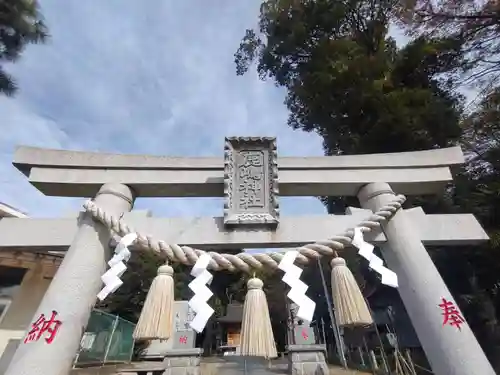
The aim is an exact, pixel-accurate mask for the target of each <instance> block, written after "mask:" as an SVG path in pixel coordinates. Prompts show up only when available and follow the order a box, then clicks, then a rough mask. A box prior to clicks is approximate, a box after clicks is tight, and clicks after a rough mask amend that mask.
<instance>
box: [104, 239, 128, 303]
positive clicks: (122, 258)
mask: <svg viewBox="0 0 500 375" xmlns="http://www.w3.org/2000/svg"><path fill="white" fill-rule="evenodd" d="M136 239H137V234H136V233H129V234H127V235H126V236H123V237H122V238H121V239H120V242H118V245H116V248H115V254H114V255H113V257H112V258H111V259H110V261H109V262H108V265H109V267H110V269H109V270H107V271H106V273H105V274H104V275H102V276H101V280H102V282H103V283H104V287H103V288H102V290H101V291H100V292H99V294H98V295H97V298H99V300H100V301H103V300H104V299H105V298H106V297H107V296H108V295H110V294H111V293H114V292H116V290H117V289H118V288H119V287H120V286H121V285H122V284H123V281H121V279H120V277H121V276H122V275H123V273H124V272H125V271H126V270H127V266H126V265H125V263H126V262H128V260H129V259H130V250H129V249H128V247H129V246H130V245H132V243H133V242H134V241H135V240H136Z"/></svg>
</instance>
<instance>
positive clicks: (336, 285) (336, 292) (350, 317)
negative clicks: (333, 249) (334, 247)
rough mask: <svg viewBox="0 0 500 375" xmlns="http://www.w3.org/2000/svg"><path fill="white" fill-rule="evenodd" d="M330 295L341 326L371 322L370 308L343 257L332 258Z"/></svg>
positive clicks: (364, 324)
mask: <svg viewBox="0 0 500 375" xmlns="http://www.w3.org/2000/svg"><path fill="white" fill-rule="evenodd" d="M331 266H332V297H333V304H334V306H335V317H336V318H337V322H338V324H339V325H340V326H342V327H359V326H368V325H370V324H372V323H373V319H372V316H371V314H370V310H369V309H368V306H367V305H366V302H365V299H364V297H363V294H362V293H361V290H360V289H359V286H358V283H357V282H356V279H355V278H354V275H353V274H352V272H351V270H350V269H349V268H348V267H347V265H346V262H345V260H344V259H343V258H338V257H336V258H333V259H332V261H331Z"/></svg>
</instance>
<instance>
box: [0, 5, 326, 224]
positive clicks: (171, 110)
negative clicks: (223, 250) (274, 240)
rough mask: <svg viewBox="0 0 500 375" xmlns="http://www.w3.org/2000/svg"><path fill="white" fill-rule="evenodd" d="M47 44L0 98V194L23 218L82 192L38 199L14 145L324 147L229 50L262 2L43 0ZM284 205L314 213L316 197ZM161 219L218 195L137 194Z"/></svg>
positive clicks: (32, 52)
mask: <svg viewBox="0 0 500 375" xmlns="http://www.w3.org/2000/svg"><path fill="white" fill-rule="evenodd" d="M41 3H42V11H43V13H44V15H45V18H46V21H47V23H48V26H49V28H50V33H51V40H50V41H49V43H48V44H46V45H41V46H28V48H27V50H26V52H25V54H24V56H23V58H22V59H21V60H20V61H19V62H18V63H16V64H15V65H12V66H9V67H8V70H9V71H10V72H11V73H12V74H13V75H14V76H15V77H16V78H17V80H18V84H19V86H20V92H19V94H18V95H17V96H16V97H15V98H13V99H9V98H5V97H0V121H1V128H2V130H3V131H2V132H1V133H0V152H1V154H0V176H1V177H0V200H1V201H3V202H5V203H8V204H10V205H13V206H15V207H17V208H19V209H22V210H24V211H25V212H27V213H28V214H30V215H32V216H38V217H40V216H58V215H69V214H71V213H72V212H75V211H76V210H79V209H80V204H81V203H82V200H79V199H69V198H53V197H45V196H43V195H42V194H41V193H39V192H38V191H37V190H36V189H35V188H34V187H32V186H31V185H30V184H29V183H28V182H27V179H26V178H25V177H24V176H23V175H21V174H20V173H19V172H18V171H17V170H16V169H15V168H14V167H13V166H12V165H11V162H12V157H13V150H14V147H15V146H16V145H20V144H23V145H32V146H41V147H48V148H65V149H72V150H88V151H107V152H117V153H148V154H157V155H177V156H178V155H186V156H187V155H189V156H217V155H220V156H222V155H223V142H224V137H225V136H235V135H236V136H245V135H257V136H276V137H277V138H278V151H279V154H280V155H287V156H292V155H294V156H312V155H322V148H321V140H320V139H319V137H317V136H316V135H315V134H306V133H303V132H299V131H292V130H291V129H290V128H288V127H287V125H286V118H287V110H286V108H285V106H284V105H283V99H284V95H285V93H284V91H283V90H282V89H279V88H277V87H275V86H274V84H273V82H271V81H269V82H262V81H260V80H259V79H258V77H257V75H256V74H255V72H254V71H251V72H250V73H248V74H247V75H246V76H244V77H237V76H236V74H235V66H234V61H233V60H234V59H233V54H234V52H235V51H236V49H237V47H238V45H239V41H240V39H241V37H242V36H243V34H244V31H245V29H246V28H249V27H254V26H255V25H256V23H257V20H258V11H259V6H260V0H245V1H234V0H210V1H206V0H183V1H178V0H176V1H174V0H161V1H160V0H149V1H148V2H147V4H148V6H147V7H145V6H144V4H145V2H140V1H137V0H106V1H102V0H99V1H98V0H85V1H76V0H66V1H60V0H43V1H42V2H41ZM280 203H281V210H282V213H283V214H285V215H287V214H306V213H322V212H324V209H323V207H322V205H321V204H320V203H319V202H318V201H317V200H316V199H315V198H300V199H299V198H287V199H282V200H281V202H280ZM136 207H137V208H149V209H152V210H153V212H154V214H155V215H158V216H193V215H194V216H200V215H209V216H220V215H222V209H223V206H222V201H221V200H219V199H189V200H186V199H164V198H163V199H139V200H138V202H137V205H136Z"/></svg>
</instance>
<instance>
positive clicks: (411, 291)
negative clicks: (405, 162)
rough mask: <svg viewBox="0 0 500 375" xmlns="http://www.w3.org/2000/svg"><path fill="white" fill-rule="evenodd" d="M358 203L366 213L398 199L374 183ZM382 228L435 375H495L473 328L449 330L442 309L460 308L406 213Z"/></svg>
mask: <svg viewBox="0 0 500 375" xmlns="http://www.w3.org/2000/svg"><path fill="white" fill-rule="evenodd" d="M358 198H359V200H360V203H361V206H362V207H363V208H368V209H371V210H372V211H376V210H379V209H380V208H381V207H383V206H384V205H385V204H387V203H389V202H390V201H391V200H392V199H393V198H394V193H393V191H392V189H391V187H390V186H389V185H388V184H386V183H371V184H368V185H365V186H364V187H363V188H362V189H361V190H360V192H359V194H358ZM382 227H383V230H384V232H385V235H386V239H387V242H386V244H385V245H382V252H383V255H384V259H385V260H386V262H387V265H388V267H389V268H390V269H391V270H393V271H394V272H396V273H397V275H398V280H399V288H398V289H399V293H400V295H401V299H402V300H403V303H404V305H405V307H406V310H407V312H408V315H409V316H410V318H411V321H412V323H413V326H414V327H415V331H416V333H417V335H418V338H419V340H420V343H421V344H422V347H423V348H424V350H425V353H426V355H427V359H428V360H429V362H430V364H431V367H432V370H433V372H434V374H436V375H472V374H481V375H494V374H495V372H494V371H493V368H492V367H491V364H490V363H489V362H488V359H487V358H486V356H485V354H484V352H483V350H482V349H481V347H480V346H479V344H478V342H477V340H476V338H475V336H474V334H473V333H472V331H471V329H470V327H469V325H468V324H467V323H466V322H464V323H463V324H461V325H460V329H459V328H457V327H456V326H453V325H449V324H448V323H446V324H444V320H443V319H444V316H443V309H442V308H441V307H440V306H439V305H440V304H441V303H442V299H443V298H445V299H446V300H447V301H450V302H452V303H453V304H454V306H457V305H456V302H455V300H454V299H453V297H452V295H451V293H450V291H449V290H448V288H447V287H446V285H445V283H444V281H443V279H442V278H441V276H440V274H439V272H438V270H437V269H436V267H435V266H434V263H433V262H432V259H431V258H430V256H429V254H428V253H427V250H426V249H425V247H424V245H423V244H422V242H421V241H420V238H419V236H418V234H417V232H416V231H414V230H413V228H412V227H411V224H410V221H409V220H407V217H406V216H405V212H404V211H403V210H399V211H398V212H397V213H396V214H395V215H394V216H393V217H392V218H391V219H390V220H389V221H387V222H385V223H384V224H382ZM456 308H457V309H458V306H457V307H456ZM459 313H460V312H459ZM460 314H461V313H460Z"/></svg>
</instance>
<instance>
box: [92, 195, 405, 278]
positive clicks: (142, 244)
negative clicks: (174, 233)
mask: <svg viewBox="0 0 500 375" xmlns="http://www.w3.org/2000/svg"><path fill="white" fill-rule="evenodd" d="M405 200H406V198H405V197H404V196H403V195H397V196H394V200H393V201H392V202H391V203H389V204H387V205H386V206H384V207H382V208H381V209H380V210H379V211H377V212H375V213H374V214H372V215H371V216H370V217H369V218H368V219H366V220H364V221H362V222H361V223H359V225H358V226H357V227H359V228H361V231H362V232H365V233H366V232H371V231H372V230H374V229H377V228H379V227H380V224H381V223H382V222H384V221H386V220H388V219H389V218H390V217H391V216H392V215H394V213H395V212H396V211H397V210H398V209H400V208H401V205H402V204H403V203H404V201H405ZM83 207H84V208H85V210H86V211H87V212H88V213H89V214H90V215H91V216H92V218H93V219H94V220H96V221H99V222H100V223H102V224H104V225H105V226H106V227H108V228H109V229H110V230H111V231H113V232H115V233H117V234H118V235H120V236H125V235H127V234H129V233H134V232H135V231H134V230H133V229H132V228H130V227H129V226H128V225H127V224H126V223H124V222H123V221H122V220H121V219H120V218H117V217H115V216H112V215H109V214H108V213H107V212H105V211H104V210H103V209H101V208H100V207H98V206H97V205H96V204H95V203H94V202H93V201H92V200H89V201H87V202H85V204H84V205H83ZM135 233H137V240H136V242H135V244H134V245H135V246H137V247H139V248H142V249H146V250H149V249H150V250H153V251H155V252H156V253H158V254H161V255H163V256H166V257H167V258H168V259H169V260H171V261H172V262H180V263H182V264H186V265H194V264H195V263H196V261H197V260H198V257H199V256H200V255H201V254H203V253H205V251H203V250H199V249H193V248H191V247H189V246H179V245H175V244H172V245H169V244H167V243H166V242H165V241H162V240H155V239H153V238H151V237H150V236H147V235H145V234H143V233H138V232H135ZM353 236H354V230H353V229H349V230H347V231H346V232H345V233H344V234H342V235H339V236H335V237H332V238H331V239H329V240H325V241H318V242H315V243H312V244H308V245H304V246H301V247H298V248H297V249H296V250H297V251H298V252H299V255H298V257H297V262H298V263H301V264H307V263H308V262H309V260H310V259H317V258H319V257H321V256H329V257H331V256H335V253H336V252H337V251H338V250H342V249H344V248H345V247H348V246H350V245H351V243H352V238H353ZM208 254H209V255H210V257H211V258H212V259H211V261H210V264H209V265H208V268H210V269H212V270H215V271H218V270H224V269H225V270H229V271H233V272H234V271H237V270H241V271H244V272H247V273H250V272H252V270H255V269H261V268H263V267H270V268H277V267H278V264H279V263H280V261H281V259H282V258H283V253H279V252H276V253H262V254H248V253H239V254H236V255H234V254H221V253H216V252H214V251H209V252H208Z"/></svg>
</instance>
